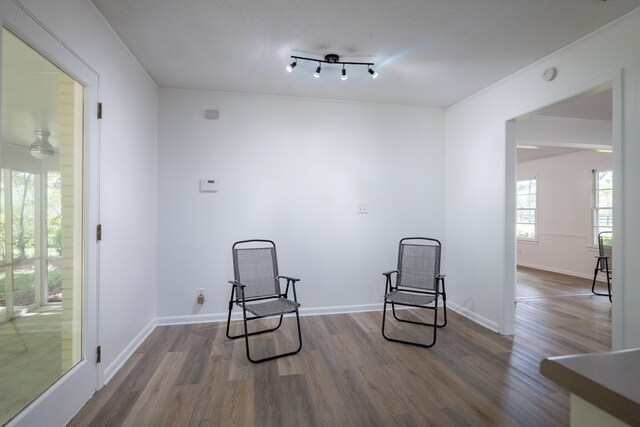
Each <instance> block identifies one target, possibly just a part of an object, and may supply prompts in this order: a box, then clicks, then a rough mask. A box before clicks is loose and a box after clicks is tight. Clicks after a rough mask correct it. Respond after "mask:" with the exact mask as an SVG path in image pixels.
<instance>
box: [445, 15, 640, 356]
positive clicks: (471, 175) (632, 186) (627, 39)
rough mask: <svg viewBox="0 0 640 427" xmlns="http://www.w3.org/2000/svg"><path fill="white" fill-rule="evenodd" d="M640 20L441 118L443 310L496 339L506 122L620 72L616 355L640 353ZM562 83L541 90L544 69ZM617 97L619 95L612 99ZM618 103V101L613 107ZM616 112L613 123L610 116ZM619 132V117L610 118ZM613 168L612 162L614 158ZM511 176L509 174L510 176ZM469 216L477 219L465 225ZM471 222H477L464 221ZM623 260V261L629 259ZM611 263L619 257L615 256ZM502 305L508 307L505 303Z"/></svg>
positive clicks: (502, 268) (533, 67)
mask: <svg viewBox="0 0 640 427" xmlns="http://www.w3.org/2000/svg"><path fill="white" fill-rule="evenodd" d="M638 39H640V17H639V15H638V12H635V13H634V14H633V15H631V16H629V17H627V18H626V19H624V20H622V21H618V22H617V23H615V24H614V25H610V26H608V27H607V28H605V29H603V30H601V31H600V32H598V33H597V34H594V35H592V36H590V37H587V38H585V39H583V40H582V41H580V42H578V43H576V44H574V45H572V46H570V47H569V48H566V49H564V50H562V51H560V52H558V53H556V54H554V55H551V56H549V57H548V58H545V59H544V60H542V61H540V62H538V63H536V64H533V65H531V66H530V67H527V68H526V69H524V70H522V71H520V72H518V73H516V74H515V75H513V76H511V77H509V78H507V79H505V80H503V81H501V82H500V83H498V84H496V85H493V86H491V87H489V88H487V89H486V90H484V91H482V92H481V93H478V94H476V95H475V96H472V97H471V98H469V99H467V100H465V101H464V102H461V103H459V104H457V105H455V106H453V107H451V108H450V109H449V110H447V114H446V135H447V151H446V176H447V178H446V210H445V211H446V218H447V222H446V243H447V244H446V246H445V250H446V255H447V280H448V282H447V285H448V286H447V289H448V293H449V300H450V301H452V303H454V304H458V305H459V306H462V307H465V308H467V309H469V310H470V312H471V313H473V315H474V316H476V318H478V319H479V320H481V321H483V322H484V323H485V324H487V325H488V326H495V327H496V328H497V329H500V328H501V325H504V324H505V319H504V318H503V317H502V313H503V311H502V309H503V304H502V299H503V297H504V293H503V290H504V287H505V283H506V280H505V275H506V271H507V270H508V268H507V266H506V265H505V261H504V260H505V258H510V257H511V258H512V257H513V256H512V255H511V254H509V253H506V252H505V241H504V238H505V219H504V217H505V212H506V211H505V200H506V193H505V187H506V180H505V173H506V170H507V166H508V165H507V164H506V163H505V159H506V153H507V147H506V146H505V141H506V126H505V122H506V121H507V120H510V119H512V118H514V117H518V116H520V115H522V114H524V113H528V112H530V111H534V110H536V109H538V108H540V107H543V106H546V105H548V104H551V103H553V102H556V101H559V100H561V99H564V98H567V97H569V96H571V95H574V94H575V92H576V91H577V90H579V89H580V90H582V89H584V90H586V88H588V87H589V86H591V85H596V83H601V82H602V79H603V78H605V76H608V75H612V76H615V75H616V73H619V72H620V70H622V76H623V79H622V80H623V82H622V83H623V87H622V92H623V93H622V95H623V96H622V100H623V101H622V102H623V108H624V109H623V111H624V115H623V117H622V120H623V129H622V135H621V136H622V140H623V151H624V152H623V153H618V155H621V154H622V156H621V160H620V161H621V166H622V168H621V170H622V172H623V174H624V175H623V176H622V180H618V181H617V182H620V184H619V185H620V188H619V190H620V191H619V192H618V194H621V195H622V196H623V202H622V203H623V204H622V205H621V207H622V209H621V211H620V212H619V213H618V214H619V215H620V217H621V218H622V219H623V220H622V223H621V224H619V225H618V226H617V227H618V230H619V234H618V236H621V238H620V239H619V240H618V245H619V248H620V249H621V251H620V252H621V253H620V254H619V255H621V258H620V257H619V258H620V259H619V260H618V262H619V263H620V264H619V265H621V266H622V270H618V271H620V274H618V273H617V274H616V283H618V284H619V286H617V289H619V292H617V295H614V298H615V299H614V320H615V318H616V316H621V324H622V327H620V328H618V329H614V347H617V348H620V347H638V346H640V327H639V326H638V325H640V311H638V310H637V308H636V306H637V304H638V302H639V301H640V282H638V280H637V278H638V277H640V264H639V263H637V262H635V258H637V254H638V253H640V224H639V223H638V221H637V218H640V197H638V191H637V183H638V182H640V168H638V167H637V164H638V162H639V161H640V144H639V141H638V139H639V128H638V126H639V124H640V117H639V111H638V109H637V98H638V87H639V82H640V44H638V43H637V40H638ZM552 66H553V67H556V68H557V69H558V76H557V77H556V79H555V80H553V81H551V82H545V81H543V80H542V73H543V71H544V70H545V69H546V68H548V67H552ZM614 93H615V90H614ZM615 99H616V98H615V96H614V100H615ZM616 108H617V107H616V106H615V105H614V116H615V113H616ZM614 123H615V117H614ZM614 158H615V157H614ZM510 168H511V169H513V166H510ZM471 213H473V215H471ZM470 218H471V219H473V220H470ZM625 254H628V255H625ZM614 256H615V255H614ZM507 303H508V302H507Z"/></svg>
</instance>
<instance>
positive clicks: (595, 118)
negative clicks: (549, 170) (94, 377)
mask: <svg viewBox="0 0 640 427" xmlns="http://www.w3.org/2000/svg"><path fill="white" fill-rule="evenodd" d="M612 120H613V94H612V91H611V89H604V90H600V91H598V90H596V91H593V92H591V91H590V92H587V93H583V94H579V95H576V96H573V97H571V98H567V99H565V100H562V101H559V102H557V103H555V104H552V105H549V106H547V107H544V108H541V109H540V110H538V111H536V112H535V113H533V114H532V115H530V116H528V117H526V118H524V119H522V120H519V121H518V122H517V123H516V140H517V142H518V145H525V146H533V147H536V148H535V149H531V148H518V154H517V161H518V163H523V162H529V161H532V160H538V159H543V158H546V157H554V156H560V155H562V154H569V153H573V152H577V151H583V150H584V149H588V148H586V147H589V146H593V148H592V150H599V149H603V148H607V147H609V148H610V147H611V145H612V132H613V130H612V124H611V122H612Z"/></svg>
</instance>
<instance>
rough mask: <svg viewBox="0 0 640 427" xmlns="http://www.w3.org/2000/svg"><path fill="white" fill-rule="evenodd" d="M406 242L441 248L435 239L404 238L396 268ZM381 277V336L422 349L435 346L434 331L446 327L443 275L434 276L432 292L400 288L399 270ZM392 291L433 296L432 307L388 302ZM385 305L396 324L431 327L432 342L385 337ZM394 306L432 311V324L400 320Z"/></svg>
mask: <svg viewBox="0 0 640 427" xmlns="http://www.w3.org/2000/svg"><path fill="white" fill-rule="evenodd" d="M408 240H422V241H427V242H433V243H436V245H433V246H437V247H438V250H440V248H441V247H442V245H441V243H440V241H439V240H437V239H431V238H426V237H405V238H403V239H401V240H400V244H399V247H398V264H399V265H398V268H400V262H401V261H400V248H401V247H402V245H403V242H404V241H408ZM439 262H440V261H439V260H438V264H439ZM438 269H439V265H438ZM393 274H395V275H396V285H395V286H394V285H393V283H392V279H391V276H392V275H393ZM382 275H383V276H386V284H385V297H384V308H383V311H382V336H383V337H384V338H385V339H386V340H388V341H394V342H399V343H403V344H411V345H416V346H419V347H424V348H429V347H433V346H434V345H435V343H436V331H437V330H438V328H444V327H445V326H446V325H447V294H446V292H445V284H444V278H445V275H444V274H437V275H435V277H434V278H433V280H434V290H433V291H430V290H417V289H415V288H406V287H402V285H401V283H400V285H398V278H399V276H401V272H400V270H399V269H398V270H391V271H387V272H385V273H382ZM400 278H401V277H400ZM441 285H442V290H441V288H440V286H441ZM394 290H399V291H402V292H404V293H409V294H416V295H426V296H433V297H434V300H433V306H429V305H416V304H406V303H399V302H393V301H388V300H387V295H388V294H389V293H391V292H392V291H394ZM440 295H442V304H443V311H444V321H443V323H441V324H439V323H438V299H439V296H440ZM387 304H391V311H392V313H393V317H394V319H395V320H397V321H398V322H403V323H411V324H414V325H420V326H429V327H432V328H433V339H432V341H431V342H430V343H427V344H423V343H420V342H416V341H407V340H401V339H397V338H392V337H389V336H387V334H386V333H385V324H386V317H387ZM396 305H399V306H405V307H415V308H424V309H428V310H433V323H426V322H418V321H415V320H409V319H401V318H400V317H398V315H397V313H396V307H395V306H396Z"/></svg>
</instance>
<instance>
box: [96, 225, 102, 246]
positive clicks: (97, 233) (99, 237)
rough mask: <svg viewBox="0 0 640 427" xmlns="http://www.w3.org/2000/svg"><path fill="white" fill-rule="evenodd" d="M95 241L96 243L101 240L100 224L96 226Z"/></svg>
mask: <svg viewBox="0 0 640 427" xmlns="http://www.w3.org/2000/svg"><path fill="white" fill-rule="evenodd" d="M96 240H97V241H98V242H99V241H100V240H102V224H98V225H97V226H96Z"/></svg>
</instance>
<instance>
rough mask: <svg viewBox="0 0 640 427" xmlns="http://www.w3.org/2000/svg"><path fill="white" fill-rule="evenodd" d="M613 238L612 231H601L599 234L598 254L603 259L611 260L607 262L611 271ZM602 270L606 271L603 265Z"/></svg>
mask: <svg viewBox="0 0 640 427" xmlns="http://www.w3.org/2000/svg"><path fill="white" fill-rule="evenodd" d="M612 238H613V232H611V231H601V232H600V233H598V252H599V255H600V256H601V257H607V258H609V261H608V262H607V263H608V265H609V271H611V270H612V267H613V256H612V255H613V251H612V250H611V242H612ZM601 268H602V269H604V265H603V264H602V265H601Z"/></svg>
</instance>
